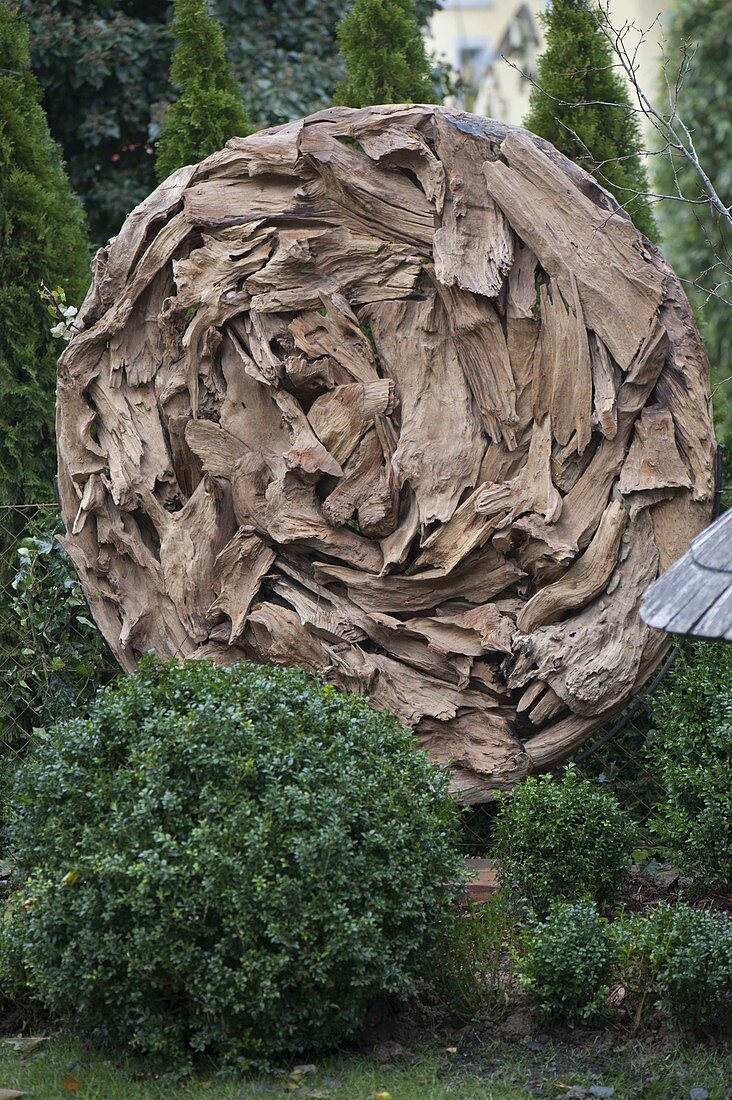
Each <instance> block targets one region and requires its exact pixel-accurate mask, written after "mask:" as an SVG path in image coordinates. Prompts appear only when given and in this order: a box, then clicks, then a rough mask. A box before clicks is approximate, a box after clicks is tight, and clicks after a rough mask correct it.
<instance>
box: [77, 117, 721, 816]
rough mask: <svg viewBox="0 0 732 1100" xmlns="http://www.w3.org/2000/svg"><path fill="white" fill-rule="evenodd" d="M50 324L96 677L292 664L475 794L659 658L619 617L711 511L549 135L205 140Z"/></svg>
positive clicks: (703, 460) (612, 211)
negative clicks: (365, 698)
mask: <svg viewBox="0 0 732 1100" xmlns="http://www.w3.org/2000/svg"><path fill="white" fill-rule="evenodd" d="M80 316H81V321H82V323H83V326H84V328H83V331H81V332H80V333H79V334H78V335H77V336H75V337H74V339H73V340H72V342H71V343H70V345H69V347H68V349H67V350H66V352H65V354H64V355H63V357H62V360H61V363H60V368H59V387H58V446H59V463H60V477H59V480H60V491H61V498H62V505H63V514H64V518H65V520H66V524H67V528H68V535H67V537H66V540H65V545H66V547H67V549H68V551H69V553H70V554H71V557H72V558H73V560H74V563H75V565H76V568H77V570H78V572H79V575H80V577H81V580H82V584H83V586H84V590H85V592H86V596H87V598H88V600H89V603H90V605H91V609H92V612H93V614H94V617H95V619H96V621H97V623H98V624H99V626H100V628H101V630H102V632H103V634H104V636H105V637H106V639H107V641H108V642H109V644H110V646H111V647H112V650H113V652H114V653H115V655H116V657H117V658H118V660H119V661H120V663H121V665H122V666H123V667H124V668H126V669H131V668H132V667H134V665H135V663H136V661H137V660H138V659H139V657H140V655H141V654H142V653H144V652H145V651H147V650H150V649H152V650H154V651H155V652H156V653H158V654H160V655H161V656H164V657H170V656H176V655H177V656H180V657H186V658H187V657H213V658H214V659H215V660H220V661H227V662H231V661H235V660H239V659H242V658H245V657H246V658H250V659H254V660H256V661H264V662H277V663H284V664H287V663H298V664H300V665H303V666H304V667H305V668H307V669H310V670H312V671H315V672H318V673H321V674H322V675H323V676H325V677H326V678H327V679H328V680H330V681H332V682H333V683H335V684H337V685H340V686H342V687H345V688H348V689H351V690H355V691H360V692H365V693H367V694H368V695H369V696H370V698H371V700H372V701H373V703H374V705H375V706H376V707H379V708H385V709H388V710H390V711H392V712H393V713H394V714H396V715H397V716H398V717H399V718H400V719H401V720H402V721H403V722H404V723H405V724H406V725H408V726H410V727H412V728H414V729H415V731H416V734H417V736H418V738H419V740H420V741H421V742H422V744H423V745H424V746H425V747H426V748H427V749H428V750H429V752H430V753H431V754H432V756H433V758H434V759H435V760H438V761H442V762H447V763H449V764H450V765H451V767H452V768H453V778H454V789H455V791H456V793H457V794H458V796H459V797H460V798H462V799H463V800H465V801H472V802H478V801H483V800H486V799H489V798H491V797H492V796H493V795H494V794H495V791H496V790H497V789H501V788H505V787H507V786H509V785H510V784H511V783H513V782H515V781H516V780H518V779H520V778H522V777H523V776H524V775H526V774H527V772H528V771H531V770H540V769H543V768H547V767H550V766H551V765H553V764H554V763H556V762H558V761H559V760H561V759H564V758H565V757H566V756H567V755H569V754H570V753H571V752H572V750H573V749H574V748H576V747H577V746H578V745H579V744H581V743H582V741H583V740H584V739H585V738H586V737H587V736H588V734H589V733H590V732H591V731H592V730H593V729H594V728H596V727H597V726H598V725H599V724H601V723H602V722H603V721H606V720H607V718H608V717H609V716H610V715H611V714H613V713H615V712H617V711H618V710H619V709H620V708H622V707H623V705H624V704H625V703H626V702H627V700H628V699H629V697H630V696H631V695H632V693H633V692H634V691H635V690H637V688H638V687H639V686H640V685H641V684H642V683H643V682H645V681H646V680H647V678H648V677H649V675H650V674H651V672H652V671H653V669H654V668H655V666H656V665H657V664H658V662H659V660H660V658H661V657H662V655H663V653H664V651H665V648H666V647H667V644H668V642H667V639H666V637H665V635H662V634H659V633H657V632H653V631H651V630H649V629H648V627H646V626H645V625H644V624H643V623H642V621H641V620H640V618H639V616H638V613H637V609H638V604H639V601H640V598H641V595H642V593H643V591H644V589H646V588H647V586H648V585H649V584H650V583H651V581H653V579H654V578H655V577H656V576H657V574H658V573H659V571H661V570H663V569H665V568H666V567H667V566H668V565H669V564H670V563H671V562H672V561H673V560H675V559H676V558H677V557H678V556H679V555H680V554H681V553H682V552H683V551H684V550H685V549H686V548H687V547H688V545H689V542H690V540H691V538H692V537H693V536H694V535H695V534H696V533H697V532H698V531H699V530H700V529H701V528H702V527H703V526H704V524H705V523H706V522H707V521H708V517H709V514H710V501H711V493H712V455H713V436H712V427H711V418H710V404H709V390H708V383H707V363H706V359H705V356H704V352H703V349H702V347H701V344H700V341H699V336H698V333H697V331H696V328H695V327H694V323H693V320H692V318H691V314H690V310H689V307H688V303H687V301H686V298H685V297H684V294H683V292H682V290H681V288H680V286H679V283H678V280H677V279H676V278H675V276H674V275H673V273H672V272H671V271H670V270H669V268H668V266H667V265H666V263H665V262H664V260H663V259H662V257H661V256H660V254H659V252H658V251H657V250H656V249H655V248H654V246H653V245H651V244H650V243H649V242H648V241H647V240H646V239H645V238H643V237H641V235H640V234H639V233H638V232H637V231H636V230H635V229H634V227H633V225H632V224H631V222H630V221H629V220H628V218H627V217H626V216H625V214H624V213H623V212H622V211H621V210H619V209H618V208H617V206H616V204H615V202H614V201H613V200H612V199H611V197H610V196H609V195H608V194H607V193H606V192H605V191H603V190H602V189H601V188H600V187H599V186H598V185H597V183H596V182H595V181H594V180H593V179H592V178H591V177H590V176H588V175H587V174H586V173H585V172H584V171H582V170H581V169H580V168H578V167H576V166H575V165H573V164H571V163H570V162H569V161H567V160H566V159H565V158H564V157H562V156H561V155H560V154H559V153H557V151H556V150H554V149H553V148H552V147H551V146H549V145H548V144H547V143H546V142H543V141H541V140H539V139H538V138H535V137H533V136H532V135H531V134H528V133H527V132H526V131H523V130H520V129H515V128H509V127H506V126H504V125H502V124H500V123H497V122H495V121H492V120H490V119H483V118H478V117H477V116H472V115H467V114H462V113H459V112H455V111H451V110H447V109H444V108H438V107H414V106H407V107H400V106H396V107H395V106H391V107H373V108H368V109H364V110H358V111H352V110H348V109H345V108H334V109H331V110H329V111H324V112H322V113H321V114H318V115H313V116H311V117H310V118H307V119H305V120H303V121H296V122H292V123H288V124H287V125H286V126H281V127H278V128H276V129H272V130H268V131H264V132H263V133H260V134H254V135H252V136H251V137H248V138H246V139H234V140H233V141H231V142H229V145H228V146H227V148H226V149H225V150H223V151H222V152H220V153H216V154H214V155H213V156H212V157H209V159H208V160H206V161H204V162H203V163H202V164H199V165H195V166H192V167H188V168H182V169H180V171H178V172H176V173H175V174H174V175H173V176H171V177H170V178H169V179H168V180H167V181H166V182H165V183H164V184H162V185H161V186H160V187H159V188H158V189H157V190H156V191H155V192H154V193H153V194H152V195H151V196H150V197H149V198H148V199H147V200H146V201H145V202H144V203H143V204H142V205H141V206H140V207H138V208H137V210H135V211H134V212H133V213H132V214H131V215H130V216H129V218H128V219H127V221H126V222H125V224H124V226H123V228H122V230H121V232H120V234H119V236H117V237H116V238H114V239H113V240H112V241H111V242H110V244H109V246H108V247H107V248H106V249H103V250H102V251H101V252H100V253H99V255H98V256H97V259H96V262H95V268H94V282H93V285H92V288H91V290H90V292H89V296H88V297H87V300H86V302H85V305H84V308H83V310H82V312H81V315H80Z"/></svg>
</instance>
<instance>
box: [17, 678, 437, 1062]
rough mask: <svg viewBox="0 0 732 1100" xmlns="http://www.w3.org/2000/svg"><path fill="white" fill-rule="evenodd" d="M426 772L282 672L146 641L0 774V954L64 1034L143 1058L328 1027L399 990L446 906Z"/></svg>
mask: <svg viewBox="0 0 732 1100" xmlns="http://www.w3.org/2000/svg"><path fill="white" fill-rule="evenodd" d="M447 783H448V780H447V775H446V774H445V773H442V772H440V771H438V770H437V769H435V768H433V766H432V765H431V764H430V763H429V761H428V759H427V757H426V755H425V754H424V753H421V752H418V751H416V750H415V747H414V740H413V738H412V736H411V735H410V734H409V733H407V732H406V731H405V730H403V729H402V728H400V726H399V725H398V724H397V722H396V720H395V719H394V718H392V717H391V716H389V715H386V714H377V713H375V712H374V711H373V710H372V709H371V708H370V706H369V704H368V703H367V702H366V700H365V699H362V698H360V697H355V696H349V695H344V694H340V693H338V692H337V691H336V690H335V689H334V688H332V687H326V686H324V685H323V684H321V683H320V682H318V681H316V680H314V679H312V678H311V677H309V676H307V675H305V673H303V672H301V671H299V670H298V669H282V668H262V667H258V666H252V665H247V664H238V665H236V666H235V667H234V668H232V669H223V668H221V667H218V666H216V665H213V664H211V663H209V662H206V661H200V662H199V661H190V662H188V663H187V664H185V665H179V664H177V663H171V664H168V665H162V666H158V665H156V664H155V663H154V662H153V660H152V659H151V658H146V659H145V660H144V662H143V663H142V666H141V667H140V669H139V670H138V672H137V673H135V674H134V675H131V676H129V677H125V678H122V679H120V680H118V681H116V682H115V684H114V685H112V686H111V687H109V688H107V689H105V690H104V691H103V692H102V693H101V694H100V695H99V697H98V699H97V701H96V702H95V704H94V705H93V707H92V709H91V711H90V717H89V719H88V720H84V719H75V720H74V721H72V722H69V723H67V724H65V725H61V726H58V727H56V728H55V729H54V730H53V731H52V734H51V736H50V737H49V738H48V739H47V740H46V741H43V742H41V743H40V744H39V745H37V746H36V748H35V749H34V751H33V753H32V754H30V755H29V756H28V758H27V759H26V762H25V765H24V767H23V768H22V770H21V771H19V772H18V774H17V777H16V787H15V790H14V792H13V800H12V814H13V816H12V818H11V822H10V840H11V847H12V850H13V852H14V854H15V857H16V860H17V866H18V881H19V884H21V885H22V893H21V894H19V895H17V896H18V897H20V898H23V899H27V898H32V899H33V900H32V902H31V903H29V904H26V905H25V906H16V907H14V912H13V914H12V916H11V918H10V919H9V921H6V924H5V930H4V945H3V946H2V949H1V950H0V954H2V953H3V952H4V957H5V958H6V959H8V960H9V962H8V965H9V966H10V967H11V968H14V973H15V974H16V975H20V976H21V978H22V979H23V980H26V981H27V983H28V987H29V989H30V991H31V992H32V993H33V994H34V995H35V996H36V997H38V998H39V999H40V1000H41V1001H43V1002H44V1003H45V1004H46V1005H47V1006H48V1007H49V1008H51V1009H53V1010H56V1011H58V1012H61V1013H69V1014H73V1016H74V1017H75V1019H76V1021H77V1023H78V1025H79V1026H80V1027H81V1028H83V1029H84V1030H85V1031H86V1033H88V1034H90V1035H94V1036H97V1037H103V1038H106V1039H108V1040H110V1041H113V1042H114V1043H115V1044H118V1045H121V1046H126V1047H129V1048H132V1049H135V1050H139V1051H147V1052H150V1053H152V1054H155V1055H158V1056H160V1057H161V1058H164V1059H170V1060H176V1061H178V1062H180V1061H181V1060H186V1059H188V1058H189V1057H191V1056H192V1055H193V1054H195V1053H196V1052H211V1053H214V1052H216V1053H218V1054H220V1055H223V1056H225V1057H229V1058H241V1059H245V1060H248V1059H251V1060H253V1061H255V1062H257V1061H262V1060H264V1059H266V1058H267V1056H269V1055H274V1054H277V1053H288V1052H290V1053H295V1052H299V1051H301V1050H302V1049H303V1048H306V1047H311V1046H317V1045H321V1044H330V1043H333V1042H336V1041H338V1040H339V1039H341V1038H342V1037H344V1036H346V1035H349V1034H351V1033H353V1031H354V1030H355V1029H356V1028H357V1027H358V1025H359V1024H360V1022H361V1020H362V1016H363V1012H364V1008H365V1005H366V1002H367V1001H368V1000H369V998H371V997H372V996H374V995H376V994H381V993H391V994H395V995H404V994H407V993H408V992H409V991H410V989H411V987H412V974H413V973H414V972H415V971H416V970H417V969H418V968H419V967H420V965H421V957H422V952H423V949H424V946H425V943H426V941H428V940H429V938H430V935H431V933H432V930H433V928H434V925H435V923H436V922H437V921H438V920H439V919H440V917H441V916H442V915H443V914H444V912H445V909H446V906H447V905H448V904H449V900H450V895H451V892H450V890H448V889H447V888H446V887H445V886H444V885H443V884H444V883H446V882H450V881H454V879H455V878H456V876H457V874H458V863H459V861H458V857H457V855H456V852H455V849H454V846H453V844H454V837H455V833H456V809H455V805H454V803H453V801H452V799H451V798H450V796H449V794H448V791H447ZM77 876H78V877H77ZM16 980H17V979H16Z"/></svg>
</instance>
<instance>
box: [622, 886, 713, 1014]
mask: <svg viewBox="0 0 732 1100" xmlns="http://www.w3.org/2000/svg"><path fill="white" fill-rule="evenodd" d="M614 936H615V939H616V942H617V944H618V947H619V951H620V959H621V967H622V972H623V983H624V985H625V987H626V988H627V989H628V990H629V992H630V993H631V996H632V997H633V999H634V1000H635V1003H636V1013H637V1016H638V1018H639V1019H640V1017H641V1015H642V1011H643V1009H644V1007H645V1006H646V1005H650V1004H655V1005H656V1006H657V1007H658V1008H661V1009H663V1010H665V1011H667V1012H670V1013H671V1014H672V1015H673V1016H675V1017H676V1019H677V1020H678V1021H679V1023H681V1024H684V1025H687V1026H689V1025H691V1026H699V1025H703V1024H705V1023H708V1022H709V1021H710V1020H711V1019H712V1018H713V1017H714V1015H715V1013H716V1012H717V1011H719V1009H720V1007H721V1005H722V1003H723V1001H724V1000H725V998H728V997H729V995H730V994H731V993H732V918H730V916H729V915H728V914H727V913H723V912H709V911H707V910H704V909H693V908H692V907H691V906H689V905H686V904H684V903H683V902H681V903H677V904H676V905H673V906H672V905H669V904H668V903H667V902H662V903H661V904H659V905H658V906H657V907H656V908H655V909H653V910H651V912H650V913H648V914H647V915H643V914H638V915H635V916H632V917H628V918H626V919H625V920H623V921H621V922H619V923H618V925H617V928H616V930H615V932H614Z"/></svg>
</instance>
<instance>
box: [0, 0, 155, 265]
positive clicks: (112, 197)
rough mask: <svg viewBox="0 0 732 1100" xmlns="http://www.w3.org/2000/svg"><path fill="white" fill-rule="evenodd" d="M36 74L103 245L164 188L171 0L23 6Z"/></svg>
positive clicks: (45, 0)
mask: <svg viewBox="0 0 732 1100" xmlns="http://www.w3.org/2000/svg"><path fill="white" fill-rule="evenodd" d="M19 6H20V8H21V10H22V12H23V14H24V16H25V18H26V19H27V20H28V23H29V24H30V29H31V50H32V60H33V69H34V71H35V73H36V75H37V76H38V79H39V81H40V82H41V85H42V86H43V89H44V91H45V101H44V106H45V108H46V111H47V113H48V121H49V125H50V127H51V132H52V134H53V136H54V137H55V138H56V140H57V141H59V142H60V143H61V145H62V147H63V150H64V156H65V157H66V161H67V164H68V168H69V175H70V177H71V182H72V185H73V187H74V189H75V190H76V191H77V192H78V194H79V195H80V196H81V198H82V200H83V202H84V206H85V208H86V211H87V215H88V217H89V229H90V233H91V237H92V240H93V241H94V242H95V243H96V244H101V243H103V242H104V241H105V240H106V239H107V237H110V236H111V235H112V234H114V233H117V232H118V231H119V228H120V226H121V225H122V222H123V221H124V218H125V216H126V215H127V214H128V213H129V211H130V210H131V209H132V208H133V207H134V206H136V205H137V203H139V202H141V201H142V200H143V199H144V198H145V196H146V195H147V194H149V192H150V191H152V189H153V187H154V186H155V172H154V158H153V155H152V152H153V148H152V141H153V140H154V138H155V137H156V136H157V133H158V130H159V118H160V115H161V114H162V103H161V101H162V100H163V99H164V97H165V95H166V93H167V88H168V65H169V62H170V48H171V38H170V31H169V29H168V27H167V26H166V18H167V14H168V12H169V10H170V3H169V2H168V0H146V2H145V3H140V2H139V0H137V2H135V0H121V2H120V0H84V2H83V3H82V2H80V0H20V5H19Z"/></svg>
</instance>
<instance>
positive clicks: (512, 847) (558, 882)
mask: <svg viewBox="0 0 732 1100" xmlns="http://www.w3.org/2000/svg"><path fill="white" fill-rule="evenodd" d="M633 836H634V827H633V825H632V823H631V821H630V819H629V818H628V817H627V815H626V814H625V812H624V811H623V810H621V808H620V806H619V805H618V803H617V800H616V799H615V798H614V797H613V795H611V794H610V793H609V792H607V791H605V790H603V789H602V788H601V787H600V786H599V785H598V784H597V783H591V782H589V781H588V780H586V779H580V778H579V777H578V776H577V774H576V773H575V771H574V769H572V768H568V769H567V771H566V772H565V774H564V777H563V778H562V779H559V780H557V779H554V778H553V776H551V775H543V776H539V778H538V779H537V778H529V779H527V780H526V781H525V782H524V783H521V784H519V785H518V786H516V787H515V788H514V789H513V792H512V793H511V795H510V796H509V797H508V798H507V799H506V801H505V802H504V803H503V805H502V806H501V811H500V813H499V814H498V817H497V818H496V825H495V836H494V848H493V854H494V858H495V862H496V869H497V871H498V875H499V879H500V882H501V885H502V886H503V887H504V888H505V889H506V890H507V891H508V892H509V894H510V895H511V896H512V897H513V899H514V900H515V901H516V902H517V903H518V904H522V905H526V906H528V907H529V908H530V909H531V910H533V911H534V912H536V913H538V914H539V915H541V916H543V915H545V914H546V912H547V911H548V909H549V906H550V905H551V903H552V902H553V901H554V900H556V899H559V898H564V899H575V898H582V897H584V896H590V897H592V898H594V899H595V901H596V902H597V904H598V905H600V906H602V905H605V904H607V903H608V902H610V901H611V900H612V899H613V897H614V896H615V894H616V892H617V890H618V887H619V886H620V883H621V881H622V879H623V876H624V874H625V872H626V869H627V867H628V864H629V862H630V852H631V849H632V847H633Z"/></svg>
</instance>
